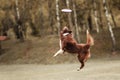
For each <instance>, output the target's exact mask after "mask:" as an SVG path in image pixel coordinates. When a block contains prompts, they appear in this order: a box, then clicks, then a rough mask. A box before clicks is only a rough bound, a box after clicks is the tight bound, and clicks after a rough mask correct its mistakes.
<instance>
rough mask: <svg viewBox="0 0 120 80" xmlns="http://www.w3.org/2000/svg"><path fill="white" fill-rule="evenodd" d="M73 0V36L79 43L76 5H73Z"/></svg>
mask: <svg viewBox="0 0 120 80" xmlns="http://www.w3.org/2000/svg"><path fill="white" fill-rule="evenodd" d="M72 2H73V12H74V21H75V37H76V40H77V42H79V43H80V35H79V32H80V31H79V28H78V24H77V13H76V7H75V1H74V0H72Z"/></svg>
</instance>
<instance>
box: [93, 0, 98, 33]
mask: <svg viewBox="0 0 120 80" xmlns="http://www.w3.org/2000/svg"><path fill="white" fill-rule="evenodd" d="M93 5H94V19H95V24H96V31H97V33H99V24H98V11H97V5H98V4H97V2H96V0H93Z"/></svg>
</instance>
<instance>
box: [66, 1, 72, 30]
mask: <svg viewBox="0 0 120 80" xmlns="http://www.w3.org/2000/svg"><path fill="white" fill-rule="evenodd" d="M69 4H70V3H69V0H66V5H67V8H68V9H70V5H69ZM68 21H69V26H70V28H71V30H73V27H72V26H73V24H72V19H71V13H68Z"/></svg>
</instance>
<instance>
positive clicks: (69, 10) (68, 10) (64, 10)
mask: <svg viewBox="0 0 120 80" xmlns="http://www.w3.org/2000/svg"><path fill="white" fill-rule="evenodd" d="M61 11H62V12H72V10H71V9H62V10H61Z"/></svg>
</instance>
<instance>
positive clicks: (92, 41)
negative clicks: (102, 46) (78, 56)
mask: <svg viewBox="0 0 120 80" xmlns="http://www.w3.org/2000/svg"><path fill="white" fill-rule="evenodd" d="M86 33H87V44H89V45H90V46H92V45H94V39H93V37H92V36H91V35H90V33H89V31H88V30H87V31H86Z"/></svg>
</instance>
